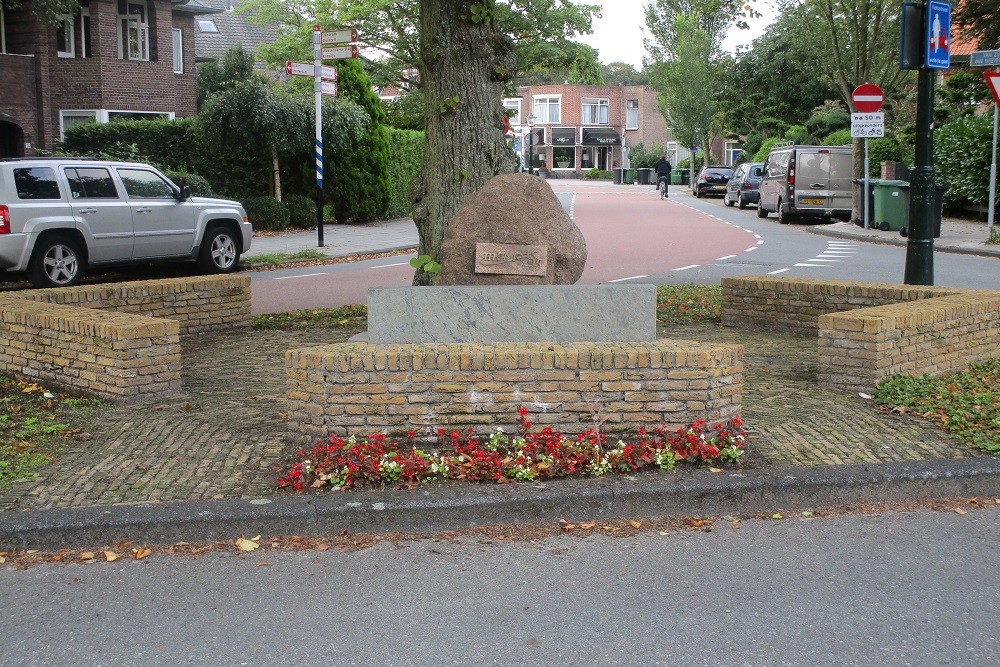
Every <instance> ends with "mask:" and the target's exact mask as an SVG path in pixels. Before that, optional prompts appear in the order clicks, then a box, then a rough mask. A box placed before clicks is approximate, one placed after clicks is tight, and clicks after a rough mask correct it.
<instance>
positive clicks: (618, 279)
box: [608, 275, 649, 283]
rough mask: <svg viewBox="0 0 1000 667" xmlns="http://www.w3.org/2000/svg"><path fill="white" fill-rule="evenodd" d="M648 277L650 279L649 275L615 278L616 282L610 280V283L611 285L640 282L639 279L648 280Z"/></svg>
mask: <svg viewBox="0 0 1000 667" xmlns="http://www.w3.org/2000/svg"><path fill="white" fill-rule="evenodd" d="M648 277H649V276H648V275H643V276H629V277H628V278H615V279H614V280H609V281H608V282H609V283H620V282H624V281H626V280H638V279H639V278H648Z"/></svg>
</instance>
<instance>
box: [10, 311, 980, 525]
mask: <svg viewBox="0 0 1000 667" xmlns="http://www.w3.org/2000/svg"><path fill="white" fill-rule="evenodd" d="M353 333H355V331H341V330H325V331H307V332H281V331H277V332H276V331H248V332H243V333H228V334H211V335H205V336H201V337H198V338H195V339H191V340H188V341H185V342H184V344H183V365H184V370H183V387H184V388H183V392H182V394H181V395H179V396H177V397H176V398H173V399H170V400H167V401H161V402H157V403H151V404H145V405H138V406H127V407H125V406H122V407H112V408H110V409H108V410H106V411H104V412H102V413H100V414H97V415H95V416H94V417H93V418H92V419H91V420H90V422H89V423H88V424H87V426H86V429H85V435H84V436H83V437H82V438H81V439H80V440H79V441H78V442H76V443H75V444H73V446H71V447H70V448H68V449H67V451H65V452H64V453H63V454H62V456H60V457H59V459H58V460H57V461H55V462H54V463H52V464H50V465H49V466H47V467H45V468H43V469H42V470H41V471H40V472H39V475H38V477H37V479H35V480H34V481H31V482H25V483H21V484H19V485H16V486H15V487H13V488H11V489H9V490H7V491H4V492H0V511H2V510H19V509H42V508H56V507H74V506H96V505H111V504H121V503H140V502H150V501H168V500H206V499H214V498H233V497H254V496H261V495H267V494H270V493H273V492H274V480H275V478H276V477H277V475H278V471H279V470H280V468H281V465H282V460H283V458H284V457H285V456H286V455H287V453H288V452H290V451H291V450H293V449H295V448H296V447H297V446H300V445H301V444H304V443H295V442H286V431H285V425H284V420H283V410H284V408H285V398H284V391H285V381H284V351H285V350H286V349H288V348H290V347H303V346H308V345H317V344H323V343H332V342H342V341H345V340H347V338H348V337H349V336H350V335H352V334H353ZM660 335H661V336H663V337H672V338H679V339H693V340H704V341H725V342H739V343H743V344H744V345H746V348H747V354H746V391H745V395H744V397H743V418H744V421H745V423H746V426H747V430H748V433H749V438H750V439H749V445H748V447H749V449H750V452H751V454H750V458H751V460H752V461H753V462H754V463H755V464H756V465H836V464H844V463H878V462H882V461H901V460H925V459H940V458H955V457H958V456H968V455H974V452H971V451H969V450H966V449H963V448H962V447H959V446H957V445H956V444H955V443H954V441H953V440H952V439H951V438H950V436H948V435H947V434H946V433H945V432H944V431H942V430H941V429H939V428H938V427H937V426H935V425H934V424H932V423H930V422H927V421H923V420H917V419H913V418H910V417H907V416H905V415H895V414H891V415H883V414H880V413H878V412H877V411H876V410H875V409H874V408H873V407H872V404H871V401H866V400H864V399H862V398H860V397H859V396H858V395H857V394H849V393H843V392H833V391H830V390H827V389H824V388H822V387H818V386H817V385H816V367H817V358H816V340H815V339H814V338H812V337H803V336H793V335H788V334H782V333H771V332H762V331H745V330H738V329H727V328H723V327H720V326H714V325H698V326H680V327H672V328H670V329H669V330H666V329H663V330H661V332H660Z"/></svg>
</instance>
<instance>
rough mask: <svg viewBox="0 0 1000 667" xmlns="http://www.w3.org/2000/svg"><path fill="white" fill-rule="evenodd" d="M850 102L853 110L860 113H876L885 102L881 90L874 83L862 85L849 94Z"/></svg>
mask: <svg viewBox="0 0 1000 667" xmlns="http://www.w3.org/2000/svg"><path fill="white" fill-rule="evenodd" d="M851 101H852V102H854V108H855V109H857V110H858V111H862V112H872V111H878V110H879V109H881V108H882V102H883V101H885V94H884V93H883V92H882V89H881V88H879V87H878V86H876V85H875V84H874V83H863V84H861V85H860V86H858V87H857V88H855V89H854V92H853V93H851Z"/></svg>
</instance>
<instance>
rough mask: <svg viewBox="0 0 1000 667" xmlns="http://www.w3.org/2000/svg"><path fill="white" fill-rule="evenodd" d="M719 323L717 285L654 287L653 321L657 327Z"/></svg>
mask: <svg viewBox="0 0 1000 667" xmlns="http://www.w3.org/2000/svg"><path fill="white" fill-rule="evenodd" d="M721 320H722V286H721V285H660V286H659V287H657V288H656V321H657V322H658V323H660V324H696V323H698V322H720V321H721Z"/></svg>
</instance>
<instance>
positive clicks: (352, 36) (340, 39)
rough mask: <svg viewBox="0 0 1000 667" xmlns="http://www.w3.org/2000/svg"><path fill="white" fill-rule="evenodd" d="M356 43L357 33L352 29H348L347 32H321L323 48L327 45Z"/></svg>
mask: <svg viewBox="0 0 1000 667" xmlns="http://www.w3.org/2000/svg"><path fill="white" fill-rule="evenodd" d="M356 41H358V31H357V30H356V29H354V28H349V29H347V30H328V31H323V40H322V44H323V46H326V45H328V44H344V43H347V42H356Z"/></svg>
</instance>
